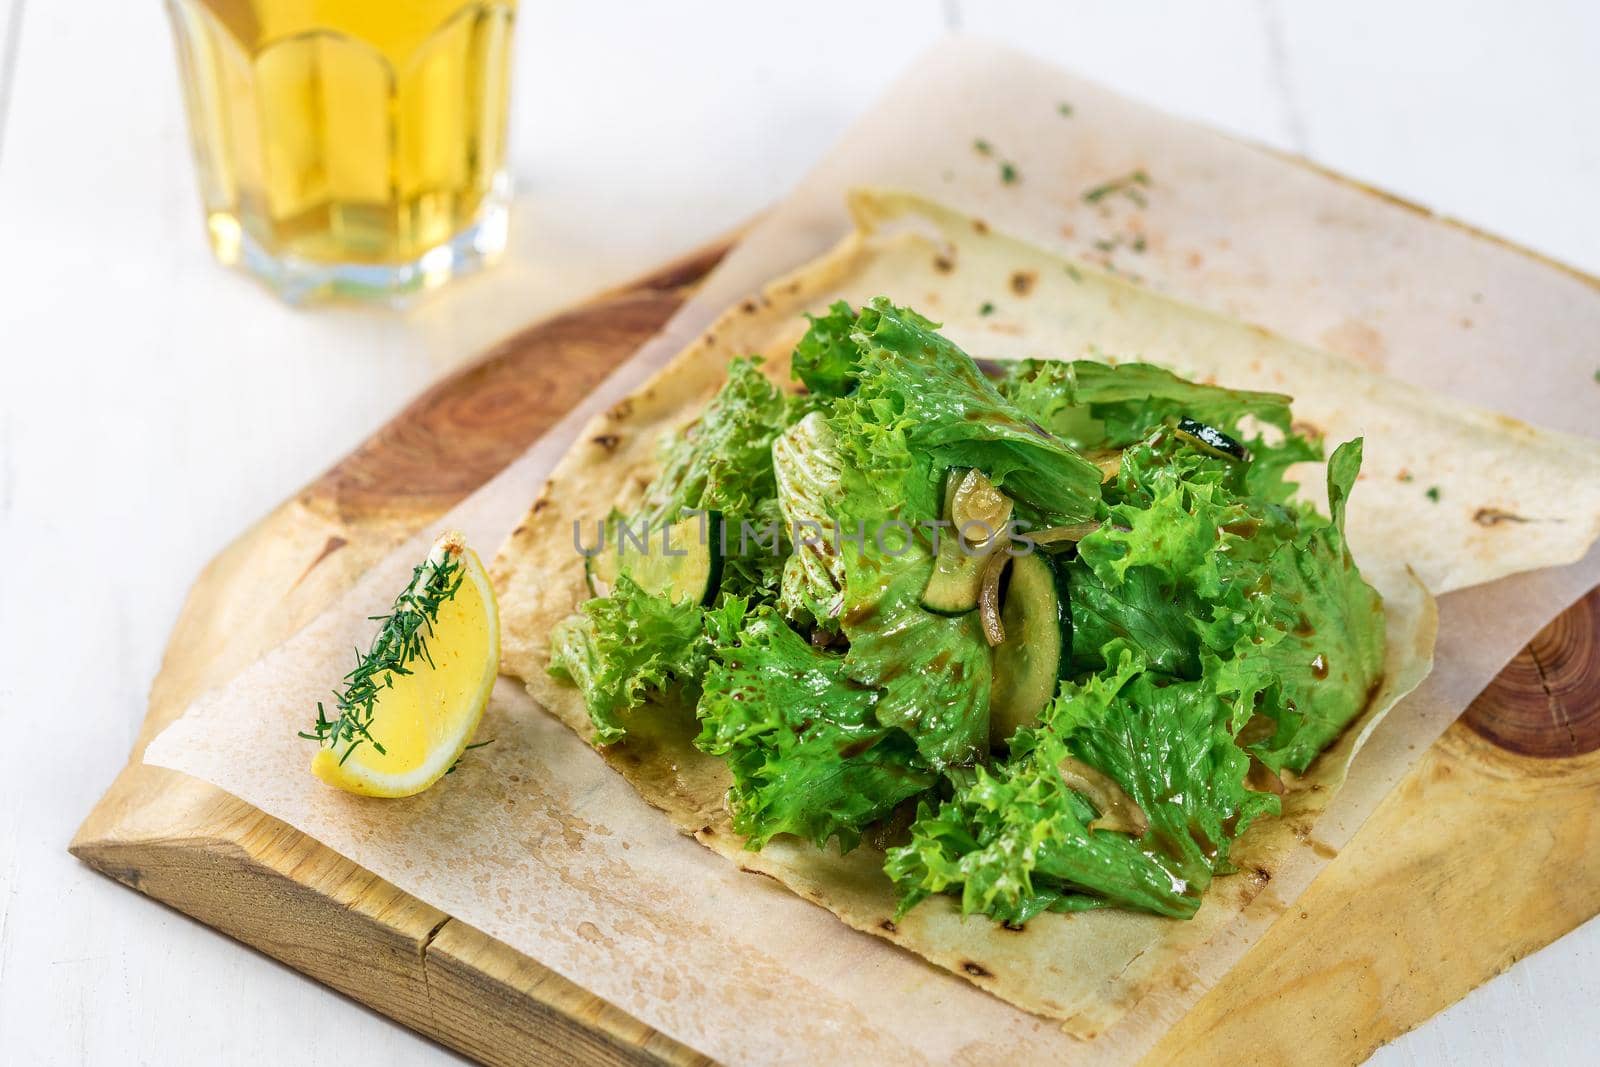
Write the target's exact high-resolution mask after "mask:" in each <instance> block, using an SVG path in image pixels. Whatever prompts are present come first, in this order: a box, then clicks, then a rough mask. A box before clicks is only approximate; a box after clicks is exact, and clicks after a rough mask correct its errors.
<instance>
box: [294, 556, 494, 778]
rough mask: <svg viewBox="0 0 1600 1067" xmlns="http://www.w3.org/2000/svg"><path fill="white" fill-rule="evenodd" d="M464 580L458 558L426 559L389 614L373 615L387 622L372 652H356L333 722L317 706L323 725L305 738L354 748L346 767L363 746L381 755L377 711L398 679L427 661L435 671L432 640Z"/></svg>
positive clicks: (336, 695)
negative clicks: (442, 610) (383, 695)
mask: <svg viewBox="0 0 1600 1067" xmlns="http://www.w3.org/2000/svg"><path fill="white" fill-rule="evenodd" d="M463 577H464V575H463V574H462V569H461V561H460V560H459V559H457V558H456V556H455V555H454V554H453V553H450V552H444V553H441V554H440V558H439V559H437V560H435V559H432V558H429V559H426V560H424V561H423V562H422V563H420V564H418V565H417V567H416V568H415V569H414V570H412V572H411V581H410V583H409V584H408V585H407V586H406V587H405V590H404V591H403V592H401V594H400V595H399V596H398V597H396V598H395V601H394V608H393V610H391V611H390V612H389V614H387V615H372V616H369V618H371V619H372V621H373V622H381V623H382V624H383V625H382V626H380V627H379V628H378V633H377V636H376V637H374V638H373V639H372V647H371V648H369V649H367V651H366V652H365V653H363V652H362V651H361V650H360V649H359V648H358V649H356V665H355V669H354V670H352V671H351V672H350V673H349V674H347V675H345V676H344V691H343V692H339V691H337V690H336V691H335V692H334V694H333V697H334V704H333V707H334V714H333V715H332V716H331V717H330V716H329V715H328V713H327V710H326V709H325V707H324V705H323V703H322V701H320V700H319V701H317V721H316V722H315V723H313V724H312V726H311V729H310V730H309V731H307V730H301V731H300V736H301V737H303V738H305V739H306V740H308V741H316V742H317V743H318V744H321V745H326V746H328V747H329V748H337V747H338V746H339V745H341V744H344V745H349V748H347V749H346V750H345V753H344V755H343V756H341V757H340V758H339V763H340V764H341V765H342V764H343V763H344V761H345V760H347V759H349V758H350V753H352V752H354V751H355V750H356V749H357V748H359V747H360V746H361V745H362V744H363V743H365V744H370V745H371V746H372V747H373V748H375V749H377V750H378V752H379V753H380V754H381V753H383V752H384V747H383V745H382V744H381V743H380V742H379V741H378V739H377V738H375V737H373V736H372V731H371V727H372V714H373V706H374V705H375V704H376V703H377V701H378V696H379V694H380V693H382V691H383V690H385V689H391V688H393V687H394V679H395V676H396V675H402V676H403V675H408V674H411V673H412V670H411V665H412V664H413V663H416V662H417V661H418V660H421V661H423V662H425V663H427V665H428V666H429V667H432V666H433V657H432V656H431V655H430V654H429V653H428V639H429V638H431V637H432V636H433V624H434V623H436V622H438V621H439V607H440V605H442V604H443V603H444V602H445V601H447V600H450V599H452V598H453V597H454V596H455V595H456V590H458V589H460V588H461V580H462V578H463Z"/></svg>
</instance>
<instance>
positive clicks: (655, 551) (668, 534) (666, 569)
mask: <svg viewBox="0 0 1600 1067" xmlns="http://www.w3.org/2000/svg"><path fill="white" fill-rule="evenodd" d="M608 542H609V543H608V544H607V545H606V547H605V548H604V549H603V550H602V551H600V552H597V553H595V554H594V555H592V556H589V557H588V558H587V559H585V560H584V577H585V579H586V580H587V581H588V584H589V591H590V592H591V593H594V594H595V595H596V596H603V595H605V593H609V592H610V591H611V589H612V587H613V586H615V585H616V580H617V575H619V574H626V575H627V576H628V577H629V578H631V579H633V581H634V582H635V583H636V584H637V585H638V586H639V588H640V589H643V590H644V591H645V592H646V593H651V594H653V595H656V596H666V597H667V598H669V599H670V600H673V601H675V602H676V601H682V600H692V601H693V602H694V603H696V604H709V603H711V602H712V601H713V600H715V599H716V596H717V589H718V587H719V586H720V585H721V583H722V560H723V544H722V514H721V513H720V512H716V511H708V512H705V513H704V518H703V520H702V517H701V516H699V515H692V516H690V517H689V518H687V519H684V520H683V521H682V522H675V523H673V524H672V525H671V526H668V527H665V528H664V529H663V528H661V527H656V528H653V529H652V530H651V533H650V536H649V539H648V541H647V542H646V544H645V547H644V549H643V550H642V551H641V550H640V548H639V545H638V544H637V543H636V542H635V541H633V540H628V539H623V538H620V537H617V536H615V534H614V531H613V536H612V537H611V538H608Z"/></svg>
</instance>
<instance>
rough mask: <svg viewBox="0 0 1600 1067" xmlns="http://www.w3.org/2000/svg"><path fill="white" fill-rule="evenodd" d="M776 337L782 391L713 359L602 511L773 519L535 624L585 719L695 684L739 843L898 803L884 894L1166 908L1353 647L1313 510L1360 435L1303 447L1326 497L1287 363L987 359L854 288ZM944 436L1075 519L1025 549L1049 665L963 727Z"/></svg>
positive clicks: (1368, 607) (704, 737) (869, 826)
mask: <svg viewBox="0 0 1600 1067" xmlns="http://www.w3.org/2000/svg"><path fill="white" fill-rule="evenodd" d="M793 366H794V371H795V375H796V377H797V378H798V379H799V380H800V382H801V383H803V385H804V387H805V390H806V392H805V393H804V394H802V395H800V396H792V395H788V394H786V393H784V392H783V391H782V390H780V389H778V388H776V387H775V386H773V385H772V384H771V383H770V382H769V381H768V380H767V379H766V377H765V376H764V375H762V374H761V372H760V369H759V367H758V365H757V362H756V361H755V360H753V359H752V360H736V361H734V363H733V364H732V365H731V366H730V368H729V378H728V382H727V384H726V385H725V386H724V387H723V389H722V390H721V391H720V392H719V393H718V394H717V396H716V397H715V398H714V399H713V400H712V402H711V404H710V405H709V406H708V408H707V409H706V411H705V412H704V413H703V414H702V415H701V417H700V418H699V419H698V420H697V421H696V422H695V423H694V424H692V425H691V426H690V427H689V428H688V429H686V430H685V431H684V432H683V433H682V434H679V435H676V436H674V437H673V438H671V439H670V440H668V441H667V442H665V443H664V445H663V450H662V456H661V474H660V475H659V476H658V478H657V479H656V481H655V482H654V483H653V484H652V485H651V486H650V487H649V489H648V490H647V491H646V494H645V502H644V504H643V505H642V506H641V508H640V509H639V510H638V512H637V513H636V514H635V515H634V516H631V517H629V518H631V519H633V520H634V521H639V520H649V521H652V522H655V523H662V522H671V521H675V520H676V519H678V518H679V517H681V516H682V515H683V514H684V513H686V512H688V511H700V510H715V511H721V512H723V513H724V515H725V516H726V518H727V520H728V523H729V527H730V530H736V529H737V528H738V524H739V523H741V522H750V523H751V525H753V526H763V525H766V524H767V523H769V522H772V523H779V524H780V525H781V527H782V533H781V535H780V538H779V542H778V547H779V551H778V553H776V554H765V553H761V552H757V553H756V554H753V555H749V556H735V555H733V554H732V553H730V555H729V558H728V559H727V560H726V561H725V564H724V567H723V571H722V579H721V585H720V587H719V588H717V589H714V590H710V591H708V595H707V598H706V600H707V602H708V603H709V604H710V605H711V606H709V607H705V606H702V605H701V604H700V603H693V604H691V603H687V602H683V603H674V602H672V601H671V600H669V599H667V598H664V597H658V596H652V595H650V594H648V593H646V592H644V591H643V590H642V589H640V588H639V587H638V586H637V585H636V584H635V583H633V582H632V581H631V580H629V579H628V578H627V577H626V576H623V577H622V578H621V579H620V580H619V581H618V582H617V583H616V585H615V587H614V588H613V589H612V590H611V591H610V595H609V596H606V597H600V598H596V599H593V600H590V601H589V602H587V603H586V604H584V605H583V606H582V607H581V608H580V610H579V611H578V612H577V613H576V614H574V615H573V616H571V617H569V618H568V619H566V620H564V621H563V622H562V623H561V624H560V625H558V626H557V627H556V629H555V632H554V633H553V634H552V659H551V668H550V669H551V672H552V673H553V674H555V675H556V676H557V677H560V678H563V679H565V680H567V681H569V682H571V683H572V684H573V685H575V686H576V687H577V688H578V689H579V690H580V691H581V693H582V695H583V698H584V701H585V704H586V706H587V707H588V709H589V713H590V717H591V719H592V720H593V721H594V723H595V728H596V738H597V740H599V741H601V742H602V743H614V742H618V741H624V742H625V739H626V731H627V724H628V721H629V717H630V716H631V715H634V714H638V713H641V709H643V708H644V707H645V706H646V705H649V704H652V703H668V702H670V703H673V704H675V705H677V706H680V707H687V706H693V708H694V711H695V715H696V717H697V722H698V736H697V737H696V739H695V744H696V745H697V746H698V747H699V748H701V749H702V750H703V751H705V752H707V753H709V754H711V755H714V756H716V757H718V758H720V759H722V760H724V761H725V762H726V763H727V765H728V767H729V770H730V772H731V775H732V781H733V785H732V788H731V790H730V792H729V797H728V803H729V808H730V811H731V813H732V816H733V825H734V828H735V830H736V831H738V832H739V833H740V834H742V835H744V837H745V839H746V843H747V845H748V846H749V847H751V848H760V847H762V846H764V845H766V844H767V843H768V842H770V841H771V840H772V839H773V838H774V837H776V836H778V835H792V836H795V837H798V838H801V839H803V840H806V841H809V842H811V843H812V844H814V845H816V846H818V847H824V846H830V845H837V847H839V848H840V849H849V848H852V847H855V846H856V845H858V844H859V843H860V841H861V840H862V839H863V837H864V836H865V835H867V834H869V833H872V832H873V831H874V829H875V828H877V829H879V830H881V829H882V828H883V827H884V826H886V825H892V826H895V827H898V828H900V829H899V836H898V837H897V838H896V840H897V841H898V844H897V845H896V847H894V848H891V849H890V850H889V851H888V853H887V855H886V863H885V870H886V871H887V873H888V874H889V876H890V878H891V879H892V880H893V882H894V884H895V886H896V887H897V889H898V891H899V894H900V907H901V909H902V911H903V910H905V909H907V908H910V907H914V906H915V905H916V904H917V903H918V902H920V901H922V900H924V899H926V898H927V897H929V896H931V895H934V894H947V895H951V896H954V897H956V898H957V899H958V900H959V901H960V906H961V907H962V909H963V910H964V911H966V912H971V913H978V914H983V915H987V916H989V917H991V918H993V919H995V920H997V921H1003V922H1007V923H1011V924H1020V923H1024V922H1027V921H1028V920H1029V919H1030V918H1032V917H1034V916H1037V915H1038V914H1039V913H1040V912H1042V911H1045V910H1057V911H1070V910H1080V909H1085V908H1100V907H1121V908H1131V909H1136V910H1141V911H1146V912H1150V913H1154V914H1157V915H1163V916H1169V917H1172V918H1186V917H1188V916H1191V915H1193V914H1194V913H1195V910H1196V909H1197V908H1198V907H1199V906H1200V903H1201V900H1202V898H1203V895H1204V893H1205V892H1206V889H1207V887H1208V886H1209V885H1210V884H1211V882H1212V881H1213V880H1214V879H1215V878H1217V877H1218V876H1220V875H1223V874H1225V873H1227V872H1229V871H1230V870H1231V869H1232V868H1231V863H1230V859H1229V856H1230V853H1231V851H1232V849H1233V846H1234V842H1235V841H1236V840H1237V839H1238V836H1239V835H1240V834H1241V833H1243V832H1245V830H1246V829H1247V828H1248V827H1249V826H1250V825H1251V824H1252V823H1253V822H1254V821H1255V820H1256V819H1259V818H1261V817H1263V816H1267V815H1270V814H1273V813H1275V812H1276V811H1277V806H1278V800H1277V798H1276V796H1275V795H1273V794H1272V793H1269V792H1262V791H1257V790H1256V789H1253V788H1251V786H1250V784H1249V783H1250V782H1251V781H1253V780H1255V777H1254V776H1255V774H1256V773H1258V772H1299V771H1303V770H1304V769H1305V768H1306V767H1307V766H1308V765H1309V764H1310V763H1311V761H1312V760H1314V759H1315V758H1316V757H1317V755H1318V754H1319V753H1320V752H1321V751H1322V750H1323V749H1325V748H1326V747H1327V746H1328V745H1329V744H1330V743H1332V742H1333V741H1334V740H1335V739H1336V738H1337V737H1338V736H1339V735H1340V733H1342V732H1343V731H1344V730H1346V729H1348V728H1349V726H1350V724H1351V723H1352V722H1354V721H1355V720H1356V718H1357V717H1358V716H1359V715H1360V714H1361V713H1362V711H1363V710H1364V709H1365V708H1366V706H1367V703H1368V701H1369V699H1370V695H1371V693H1372V691H1373V690H1374V688H1375V687H1376V686H1377V684H1378V682H1379V681H1380V679H1381V672H1382V664H1383V653H1384V626H1383V615H1382V604H1381V601H1380V600H1379V598H1378V595H1377V593H1376V592H1374V591H1373V589H1372V588H1371V587H1370V586H1369V585H1367V583H1366V582H1365V581H1364V580H1363V579H1362V578H1361V575H1360V573H1359V571H1358V570H1357V569H1356V567H1355V565H1354V562H1353V561H1352V560H1351V558H1350V554H1349V551H1348V548H1347V546H1346V545H1345V542H1344V514H1345V510H1346V507H1347V501H1348V498H1349V495H1350V493H1351V491H1352V489H1353V486H1354V483H1355V479H1356V476H1357V473H1358V471H1359V468H1360V464H1361V442H1360V441H1354V442H1349V443H1347V444H1345V445H1342V446H1340V447H1339V448H1338V449H1336V450H1335V451H1334V452H1333V454H1332V456H1331V458H1330V459H1329V461H1328V466H1327V482H1328V499H1329V501H1330V506H1329V515H1328V516H1323V515H1320V514H1318V513H1317V512H1316V511H1315V510H1313V509H1312V508H1310V507H1308V506H1306V505H1305V504H1303V503H1300V502H1298V501H1297V500H1296V499H1295V496H1296V487H1295V485H1294V484H1293V483H1292V482H1290V481H1289V480H1288V475H1289V473H1290V470H1291V468H1292V467H1293V465H1294V464H1296V463H1301V462H1304V461H1309V460H1314V459H1319V458H1321V455H1322V451H1321V443H1320V442H1318V441H1316V440H1312V439H1309V438H1307V437H1305V436H1302V435H1301V434H1300V433H1298V432H1297V431H1296V428H1295V426H1294V424H1293V422H1292V421H1291V414H1290V408H1289V398H1287V397H1284V396H1280V395H1278V394H1273V393H1261V392H1251V391H1246V390H1237V389H1228V388H1224V387H1220V386H1216V385H1208V384H1203V383H1196V382H1189V381H1185V380H1184V379H1182V378H1179V377H1177V376H1176V375H1173V374H1172V373H1171V372H1169V371H1166V370H1164V369H1162V368H1159V367H1155V366H1151V365H1148V364H1141V363H1123V364H1118V365H1111V364H1105V363H1099V362H1095V361H1092V360H1075V361H1070V362H1051V361H1025V362H1022V363H1017V364H1013V365H1011V366H1009V367H1007V368H1005V369H1003V370H1001V371H1000V372H999V373H998V374H997V375H996V376H995V377H994V378H993V379H991V378H989V377H986V376H985V374H984V373H983V372H982V371H981V370H980V369H979V367H978V364H977V363H976V362H975V361H974V360H972V359H971V358H970V357H969V356H968V355H967V354H966V353H965V352H963V351H962V350H961V349H960V348H959V347H957V346H956V345H955V344H954V343H952V342H951V341H950V340H948V339H947V338H945V337H943V336H941V335H940V334H939V332H938V328H937V327H936V326H935V324H933V323H932V322H930V321H929V320H927V319H925V318H923V317H922V316H920V315H918V314H917V313H916V312H914V311H911V310H910V309H907V308H904V307H898V306H896V305H894V304H891V303H890V302H889V301H888V300H885V299H881V298H880V299H877V300H874V301H872V302H871V303H869V304H867V305H866V306H864V307H862V308H860V309H859V310H853V309H851V308H850V307H849V306H847V305H845V304H842V303H841V304H836V305H834V306H833V307H832V308H830V309H829V310H828V311H827V312H825V313H824V314H821V315H819V316H816V317H814V318H812V319H811V322H810V328H809V329H808V330H807V331H806V333H805V336H804V337H803V338H802V339H801V341H800V342H799V344H798V345H797V347H796V349H795V351H794V355H793ZM1196 423H1199V424H1202V426H1201V428H1200V430H1199V431H1198V432H1197V430H1196V426H1195V424H1196ZM1211 431H1215V432H1216V433H1220V434H1221V435H1224V437H1225V438H1231V439H1232V440H1225V439H1219V438H1218V437H1217V436H1216V433H1212V432H1211ZM1219 440H1220V444H1219ZM1086 453H1087V456H1088V457H1092V459H1091V458H1086ZM950 468H975V469H978V470H981V471H982V472H984V473H985V474H986V475H987V476H988V477H989V479H990V480H991V481H992V482H994V483H995V484H997V485H998V486H999V487H1000V488H1001V489H1002V491H1003V492H1005V493H1006V494H1008V495H1009V496H1010V497H1012V499H1013V501H1014V503H1015V505H1016V511H1017V513H1018V514H1019V515H1021V516H1022V517H1023V518H1024V519H1025V520H1028V521H1030V522H1033V523H1035V524H1039V523H1046V524H1051V525H1065V524H1086V525H1087V526H1090V527H1092V531H1091V532H1087V533H1086V534H1085V535H1084V536H1082V538H1081V540H1078V541H1076V542H1059V541H1058V542H1056V543H1054V544H1052V545H1050V546H1048V548H1046V549H1043V550H1047V551H1050V552H1052V553H1053V554H1054V556H1055V558H1054V560H1053V561H1052V565H1053V566H1054V567H1055V568H1056V570H1057V572H1058V574H1059V575H1061V576H1062V582H1063V585H1062V587H1063V588H1064V589H1065V596H1066V608H1067V612H1066V619H1065V622H1066V623H1067V624H1069V629H1068V632H1067V635H1066V636H1067V637H1068V638H1069V642H1068V646H1067V648H1066V649H1065V651H1066V656H1065V659H1064V663H1063V666H1062V668H1061V678H1060V680H1059V681H1058V682H1057V684H1056V689H1055V692H1054V696H1053V699H1050V700H1049V702H1048V703H1047V704H1046V706H1045V707H1044V709H1043V711H1042V712H1041V713H1040V714H1039V715H1038V717H1037V720H1036V721H1032V722H1029V723H1026V724H1024V725H1022V726H1021V727H1020V728H1018V729H1016V730H1015V731H1014V732H1013V733H1012V735H1011V736H1010V737H1009V738H994V739H991V737H990V715H989V701H990V690H991V688H992V686H993V673H994V669H995V668H994V658H993V652H992V650H991V649H990V648H989V646H988V643H987V642H986V641H985V639H984V635H983V632H982V627H981V625H980V622H979V616H978V614H977V612H968V613H966V614H957V615H954V616H946V615H944V614H937V613H934V612H930V611H928V610H927V609H926V608H924V607H923V606H922V597H923V592H924V590H925V588H926V584H927V581H928V578H929V575H930V573H931V571H932V568H933V562H934V545H933V534H932V529H933V526H934V523H935V520H938V519H940V518H941V517H942V516H943V506H944V505H943V501H942V494H941V484H942V481H943V478H944V476H945V474H946V472H947V471H948V470H949V469H950ZM1045 682H1046V685H1048V679H1046V680H1045ZM1046 692H1048V690H1046ZM992 741H993V742H1002V741H1003V742H1004V743H1003V744H1000V745H999V746H998V747H991V742H992ZM913 813H914V814H913Z"/></svg>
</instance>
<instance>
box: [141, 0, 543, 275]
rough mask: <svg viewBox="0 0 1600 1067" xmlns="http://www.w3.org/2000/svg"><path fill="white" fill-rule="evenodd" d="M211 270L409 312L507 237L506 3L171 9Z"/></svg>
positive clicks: (177, 4) (230, 1)
mask: <svg viewBox="0 0 1600 1067" xmlns="http://www.w3.org/2000/svg"><path fill="white" fill-rule="evenodd" d="M166 2H167V10H168V13H169V14H170V15H171V18H172V25H173V31H174V34H175V36H176V38H177V45H178V56H179V61H180V65H181V68H182V78H183V88H184V95H185V98H186V105H187V109H188V113H189V127H190V134H191V138H192V140H193V143H194V155H195V160H196V162H197V165H198V168H199V176H200V191H201V196H202V198H203V200H204V202H205V212H206V231H207V233H208V235H209V237H210V240H211V247H212V250H213V251H215V253H216V255H217V258H218V259H219V260H221V261H222V262H223V263H226V264H229V265H240V266H243V267H244V268H245V269H247V270H248V271H250V272H251V273H253V274H255V275H256V276H257V277H259V278H261V279H262V280H263V281H265V282H266V283H267V284H268V285H269V286H271V287H272V288H273V289H274V290H276V291H277V292H278V293H279V294H281V295H282V296H284V297H285V298H287V299H289V300H291V301H296V302H298V301H302V300H306V299H310V298H317V297H326V296H353V297H363V298H378V299H386V300H391V301H393V300H397V299H403V298H404V297H406V296H407V295H409V294H411V293H414V292H417V291H419V290H422V289H428V288H432V287H433V286H436V285H439V284H441V283H443V282H444V281H446V280H448V279H450V278H452V277H454V276H456V275H458V274H461V273H463V272H465V271H468V270H471V269H473V268H474V267H477V266H479V265H481V264H483V263H485V262H487V261H489V260H491V259H493V258H494V257H495V256H496V255H498V254H499V252H500V251H501V249H502V248H504V246H505V240H506V207H507V199H508V187H507V181H506V177H505V171H504V167H505V140H506V106H507V94H508V83H509V77H508V74H509V72H508V67H509V64H510V50H511V29H512V24H513V21H514V19H515V15H516V0H166Z"/></svg>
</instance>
